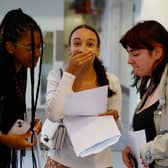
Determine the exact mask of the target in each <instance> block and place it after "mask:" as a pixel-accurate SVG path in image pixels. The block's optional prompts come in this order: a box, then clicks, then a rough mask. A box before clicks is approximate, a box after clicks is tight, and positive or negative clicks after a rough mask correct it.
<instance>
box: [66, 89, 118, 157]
mask: <svg viewBox="0 0 168 168" xmlns="http://www.w3.org/2000/svg"><path fill="white" fill-rule="evenodd" d="M105 111H107V86H103V87H99V88H96V89H89V90H85V91H81V92H75V93H73V94H71V95H69V96H68V99H67V102H66V106H65V111H64V115H65V118H64V124H65V125H66V127H67V131H68V134H69V137H70V140H71V142H72V145H73V147H74V150H75V153H76V155H77V156H80V157H85V156H88V155H91V154H96V153H98V152H101V151H102V150H104V149H105V148H107V147H109V146H111V145H112V144H114V143H116V142H117V141H118V140H119V138H120V136H121V134H120V131H119V129H118V127H117V125H116V122H115V120H114V118H113V117H112V116H101V117H100V116H98V114H100V113H103V112H105Z"/></svg>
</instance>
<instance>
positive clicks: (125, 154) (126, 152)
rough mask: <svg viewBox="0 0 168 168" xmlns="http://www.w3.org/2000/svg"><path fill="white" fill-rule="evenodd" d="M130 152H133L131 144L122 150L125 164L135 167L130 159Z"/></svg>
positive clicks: (131, 167) (130, 167)
mask: <svg viewBox="0 0 168 168" xmlns="http://www.w3.org/2000/svg"><path fill="white" fill-rule="evenodd" d="M129 153H132V152H131V148H130V147H129V146H127V147H125V148H124V149H123V150H122V159H123V162H124V164H125V165H126V166H127V167H128V168H134V165H133V164H132V162H131V161H130V159H129V158H128V156H129Z"/></svg>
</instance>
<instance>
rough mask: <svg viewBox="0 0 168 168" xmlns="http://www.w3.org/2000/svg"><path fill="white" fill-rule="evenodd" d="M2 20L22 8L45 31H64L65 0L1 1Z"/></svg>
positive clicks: (0, 16) (0, 15)
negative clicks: (9, 13) (9, 11)
mask: <svg viewBox="0 0 168 168" xmlns="http://www.w3.org/2000/svg"><path fill="white" fill-rule="evenodd" d="M0 4H1V5H0V20H1V19H2V17H3V16H4V15H5V14H6V12H7V11H8V10H11V9H15V8H22V9H23V11H24V12H25V13H27V14H29V15H31V16H32V17H33V18H34V19H35V20H36V21H37V22H38V23H39V25H40V27H41V28H42V29H43V30H53V31H56V30H57V29H58V30H63V28H64V0H48V1H46V0H0Z"/></svg>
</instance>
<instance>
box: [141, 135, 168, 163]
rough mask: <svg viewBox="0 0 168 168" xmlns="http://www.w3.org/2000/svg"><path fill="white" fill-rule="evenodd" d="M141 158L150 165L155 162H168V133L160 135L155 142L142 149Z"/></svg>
mask: <svg viewBox="0 0 168 168" xmlns="http://www.w3.org/2000/svg"><path fill="white" fill-rule="evenodd" d="M141 156H142V158H143V160H144V161H145V162H146V163H148V164H150V163H152V162H153V161H154V160H155V162H158V163H159V162H164V161H166V159H168V158H167V156H168V133H166V134H164V135H158V136H156V138H155V139H154V140H153V141H150V142H149V143H147V144H145V145H144V146H143V148H142V149H141ZM166 164H167V161H166Z"/></svg>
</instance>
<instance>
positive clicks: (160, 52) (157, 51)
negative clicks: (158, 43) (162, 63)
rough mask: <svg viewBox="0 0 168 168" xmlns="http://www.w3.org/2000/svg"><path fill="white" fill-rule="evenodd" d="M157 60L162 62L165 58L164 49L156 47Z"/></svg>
mask: <svg viewBox="0 0 168 168" xmlns="http://www.w3.org/2000/svg"><path fill="white" fill-rule="evenodd" d="M154 51H155V55H154V56H155V59H156V60H160V58H162V57H163V54H164V51H163V48H162V47H155V50H154Z"/></svg>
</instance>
